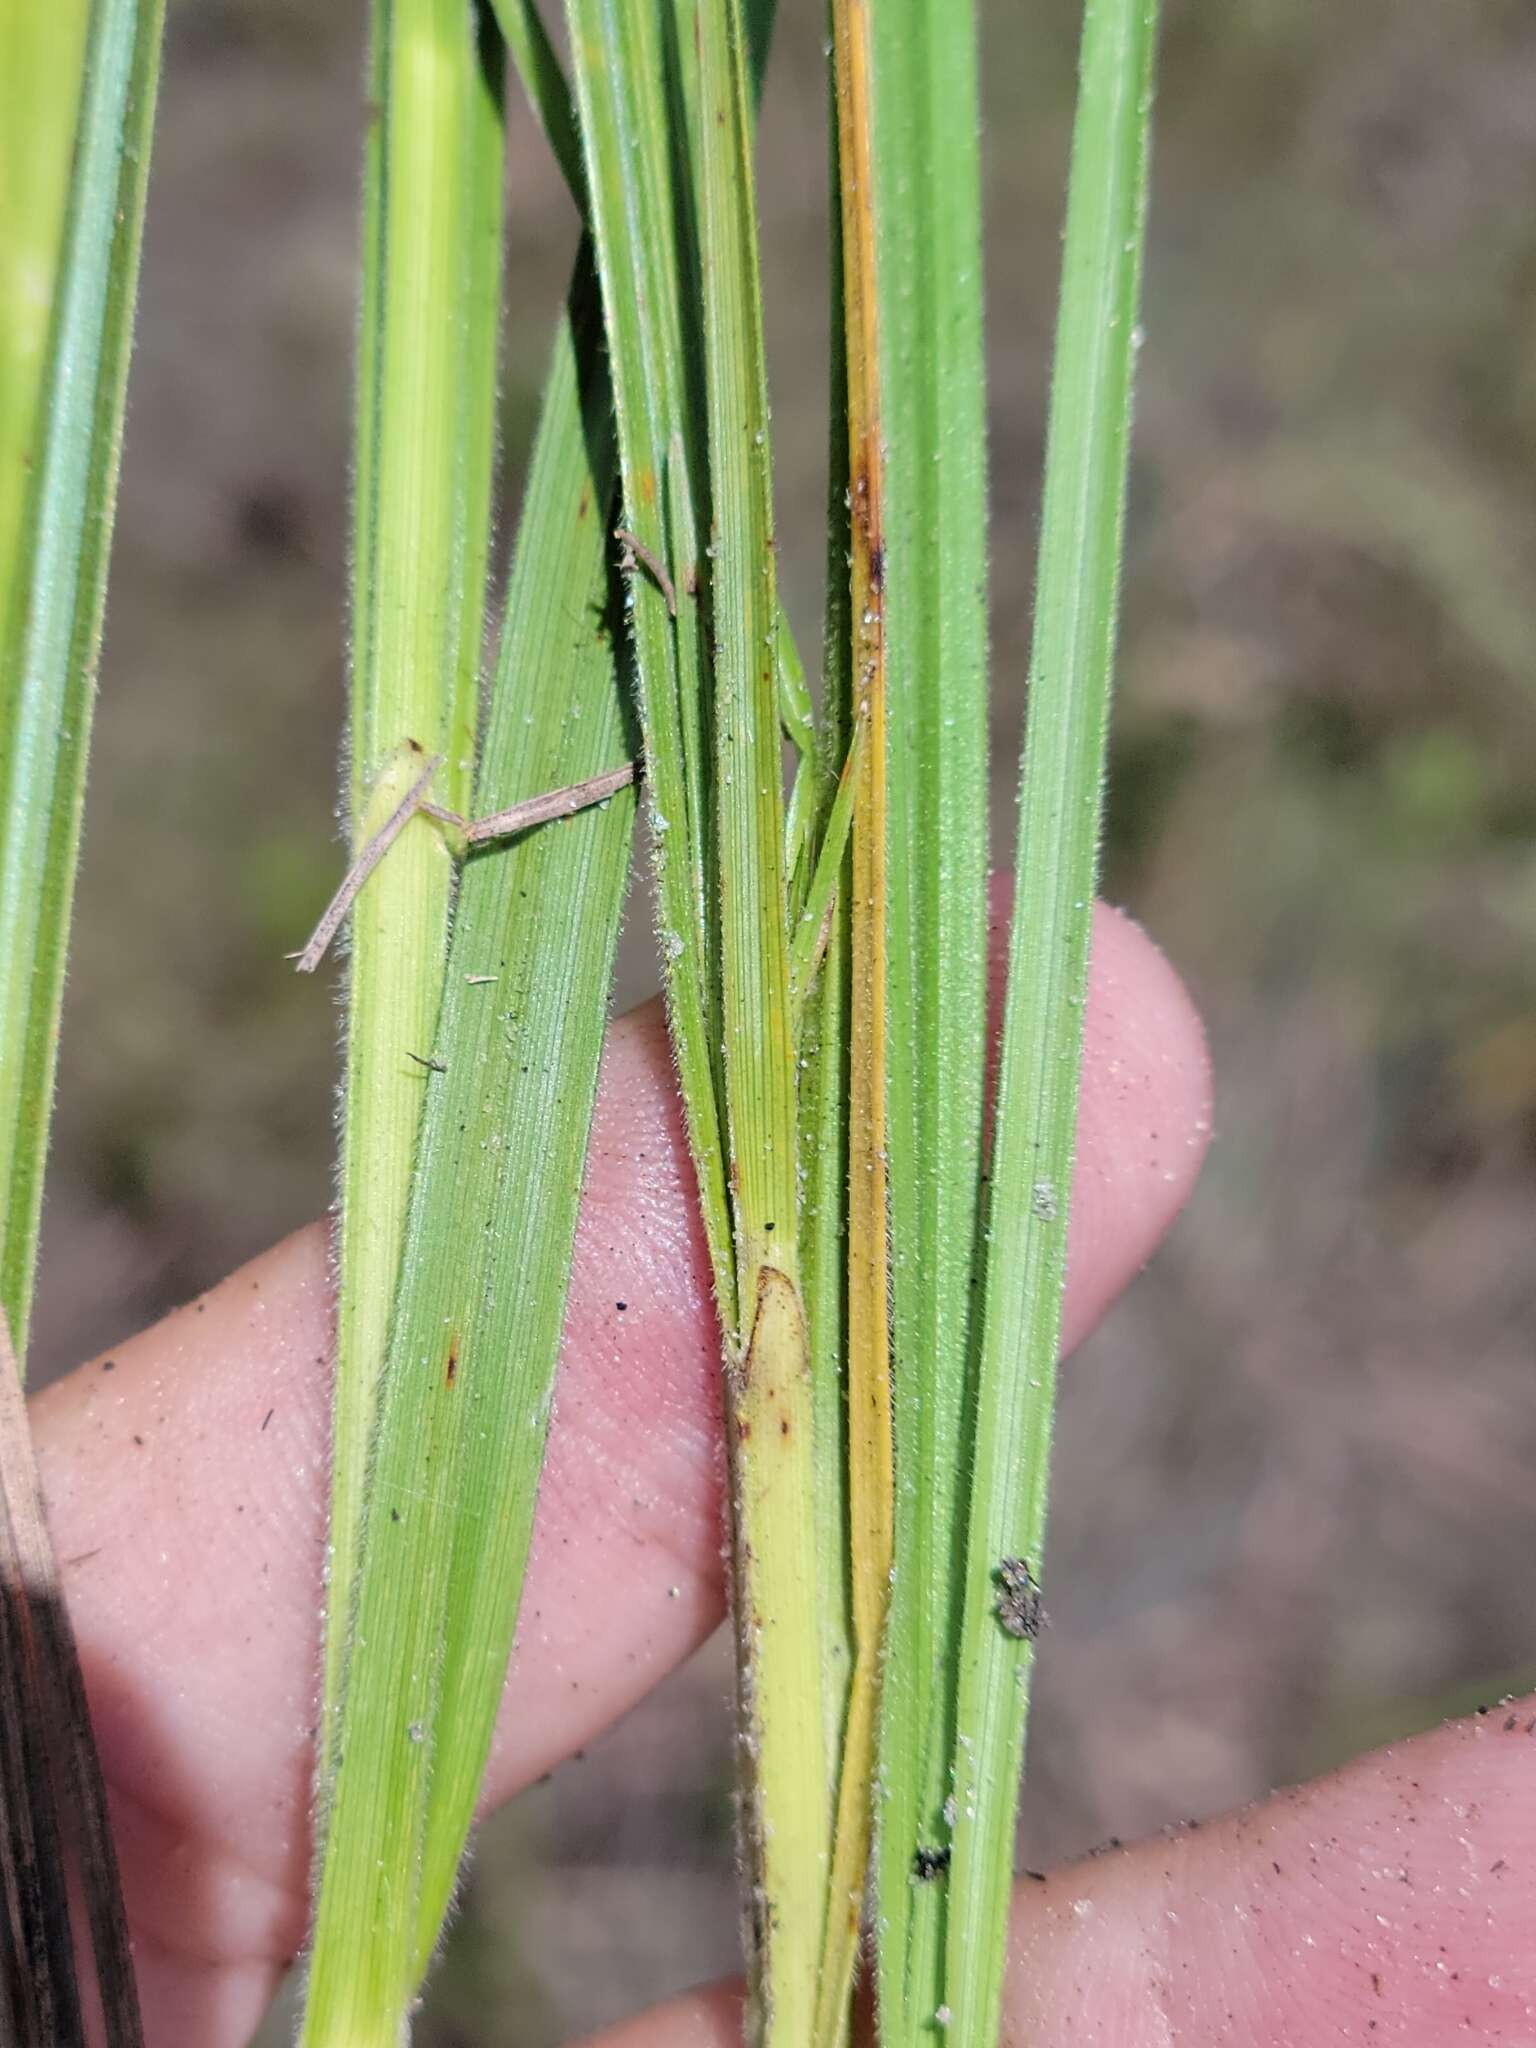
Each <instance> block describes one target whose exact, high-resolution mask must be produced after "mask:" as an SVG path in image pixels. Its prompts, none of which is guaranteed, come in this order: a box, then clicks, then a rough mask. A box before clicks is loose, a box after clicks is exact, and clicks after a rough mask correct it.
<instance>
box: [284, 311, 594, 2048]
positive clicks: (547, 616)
mask: <svg viewBox="0 0 1536 2048" xmlns="http://www.w3.org/2000/svg"><path fill="white" fill-rule="evenodd" d="M592 297H593V291H592V286H591V282H590V275H589V274H588V275H587V280H586V282H585V283H583V282H581V281H580V279H579V280H578V284H577V286H576V287H575V288H574V290H573V294H572V299H573V307H574V309H575V310H574V312H573V315H572V318H571V320H570V321H567V322H565V323H562V326H561V330H560V333H559V336H558V339H557V343H556V351H555V358H554V363H553V366H552V369H551V372H550V377H549V381H548V384H547V386H546V390H545V399H544V405H543V411H542V416H541V423H540V427H539V431H538V435H537V437H536V441H535V448H534V455H533V461H532V467H531V470H530V477H529V484H528V494H527V500H526V505H525V511H524V518H523V523H522V529H521V533H520V536H519V541H518V547H517V550H516V554H515V557H514V564H513V571H512V578H511V583H510V587H509V593H508V600H507V608H506V621H505V625H504V629H503V636H502V646H501V651H500V655H499V658H498V664H497V674H496V683H495V688H494V691H493V694H492V699H491V709H490V716H489V721H488V725H487V731H486V739H485V746H484V756H483V761H482V766H481V772H480V777H479V781H478V784H477V788H476V793H475V808H476V809H477V811H480V812H485V811H490V810H496V809H501V808H504V807H506V806H507V805H509V804H511V803H513V802H515V801H517V800H519V799H520V798H522V797H525V796H528V795H531V794H535V793H537V792H538V791H540V790H542V789H546V788H549V787H551V786H564V785H565V784H567V783H569V782H574V781H580V780H583V779H584V778H585V777H586V776H587V775H589V774H591V773H594V772H596V771H597V770H599V769H602V768H607V767H612V766H614V765H615V763H616V762H617V761H621V760H622V759H623V758H624V756H625V755H626V753H628V752H630V751H631V750H632V747H633V737H632V735H631V734H630V732H629V730H628V727H627V723H626V718H627V714H626V708H625V705H624V701H623V696H622V692H621V688H620V678H619V673H618V668H617V662H616V654H615V647H614V633H613V629H612V625H611V622H610V614H611V603H610V600H611V588H610V581H609V571H608V567H607V548H606V544H605V542H606V521H605V519H604V516H603V512H604V507H605V506H606V505H607V504H608V503H609V502H610V500H611V493H612V488H613V470H612V459H611V454H608V453H606V452H605V450H606V447H607V434H608V429H607V424H606V413H607V398H606V392H605V390H604V388H603V386H602V382H601V378H600V376H599V375H597V372H596V367H595V366H596V363H597V357H596V351H595V349H594V347H593V345H592V339H591V335H590V332H589V329H590V327H591V324H592V323H591V317H590V312H589V311H588V312H586V313H584V312H583V311H582V307H583V303H584V302H585V303H586V304H587V305H588V307H590V301H591V299H592ZM583 366H584V368H585V380H586V388H585V390H583V388H582V375H581V373H582V369H583ZM633 817H634V797H633V793H632V792H631V791H629V790H623V791H621V792H620V793H619V794H618V795H617V796H615V797H614V798H613V799H612V801H611V802H610V803H609V804H607V805H606V806H604V807H603V808H602V809H600V810H594V811H590V812H584V813H582V814H580V815H578V816H575V817H572V818H569V819H562V820H559V821H556V822H554V823H551V824H549V825H546V826H542V827H539V828H537V829H536V830H535V831H533V832H531V833H529V834H527V835H525V836H524V837H523V838H522V839H520V840H517V841H514V842H513V843H512V844H510V845H509V846H506V847H501V846H493V847H489V848H487V849H486V850H484V851H480V852H476V853H474V854H473V855H472V856H471V858H470V860H469V861H468V863H467V865H466V870H465V873H464V876H463V879H462V882H461V885H460V890H459V896H458V901H457V905H456V910H455V918H454V928H453V938H452V944H451V948H450V952H449V957H448V965H447V972H446V978H445V983H444V990H445V993H444V1001H443V1005H442V1011H441V1016H440V1019H439V1021H438V1025H437V1028H436V1032H435V1036H434V1038H433V1039H432V1041H431V1045H432V1058H433V1060H434V1061H435V1062H436V1065H435V1066H434V1067H433V1068H430V1069H426V1070H424V1071H425V1072H426V1073H427V1086H428V1089H429V1094H428V1100H427V1105H426V1109H425V1112H424V1117H423V1123H422V1130H421V1138H420V1150H419V1157H418V1160H417V1164H416V1170H415V1175H414V1180H413V1187H412V1201H411V1208H410V1215H409V1221H408V1226H407V1232H406V1239H405V1245H404V1249H403V1256H402V1261H401V1280H400V1289H399V1294H398V1297H397V1302H396V1309H395V1315H394V1320H393V1325H392V1330H391V1335H390V1341H389V1350H388V1364H387V1368H386V1372H385V1376H384V1379H383V1383H382V1387H381V1391H380V1402H379V1409H378V1414H377V1418H376V1424H375V1430H374V1445H373V1457H372V1463H371V1473H370V1486H369V1508H368V1521H367V1527H366V1540H365V1543H364V1546H363V1550H362V1554H361V1561H360V1569H359V1580H358V1586H357V1592H356V1599H355V1642H356V1647H355V1650H354V1654H353V1662H352V1667H351V1670H350V1673H349V1678H348V1685H347V1721H348V1728H349V1735H348V1741H347V1745H346V1747H345V1749H344V1750H343V1752H342V1754H341V1756H340V1759H339V1762H338V1765H337V1771H336V1785H335V1793H334V1802H333V1807H332V1819H331V1828H330V1833H329V1837H328V1844H327V1855H328V1861H327V1865H326V1867H325V1869H324V1870H323V1873H322V1889H321V1894H320V1914H319V1919H318V1922H317V1929H316V1939H315V1950H314V1956H313V1960H312V1966H311V1981H310V2010H309V2014H308V2016H307V2020H306V2029H307V2031H306V2036H305V2038H306V2039H307V2040H311V2041H313V2042H315V2043H317V2044H318V2043H325V2044H326V2048H330V2044H331V2043H332V2042H333V2041H336V2040H342V2041H349V2042H350V2041H354V2040H355V2041H358V2042H364V2041H366V2042H373V2041H378V2042H381V2043H382V2042H384V2041H390V2042H393V2041H394V2040H395V2038H396V2033H397V2031H398V2028H399V2025H400V2023H401V2020H402V2017H403V2015H404V2013H405V2012H406V2011H407V2010H408V2009H409V2006H410V2002H411V1999H412V1997H413V1996H414V1992H415V1989H416V1986H417V1985H418V1984H419V1982H420V1980H421V1977H422V1975H423V1974H424V1972H425V1970H426V1968H427V1966H428V1963H429V1962H430V1958H431V1954H432V1950H433V1947H434V1946H435V1943H436V1941H437V1938H438V1934H439V1931H440V1928H441V1924H442V1919H443V1916H444V1913H445V1912H446V1910H447V1907H448V1903H449V1900H450V1897H451V1893H452V1888H453V1884H454V1880H455V1876H456V1873H457V1869H458V1865H459V1861H460V1858H461V1856H462V1853H463V1847H464V1842H465V1838H466V1836H467V1834H468V1831H469V1827H470V1824H471V1820H472V1817H473V1810H474V1805H475V1799H476V1796H477V1792H478V1787H479V1783H480V1778H481V1775H482V1773H483V1770H484V1765H485V1758H486V1753H487V1750H488V1747H489V1741H490V1732H491V1728H492V1726H493V1723H494V1718H495V1712H496V1708H497V1705H498V1704H499V1701H500V1697H501V1692H502V1687H503V1683H504V1679H505V1673H506V1666H507V1658H508V1652H509V1649H510V1645H511V1639H512V1633H513V1628H514V1625H515V1620H516V1613H517V1605H518V1598H519V1594H520V1591H521V1585H522V1577H523V1567H524V1563H525V1560H526V1556H527V1547H528V1539H529V1534H530V1530H531V1526H532V1518H533V1512H534V1505H535V1501H536V1497H537V1486H538V1477H539V1469H540V1463H541V1459H542V1453H543V1446H544V1437H545V1431H546V1427H547V1422H548V1415H549V1405H550V1392H551V1388H552V1385H553V1379H554V1372H555V1366H556V1361H557V1357H558V1351H559V1341H560V1332H561V1326H562V1322H563V1316H564V1303H565V1290H566V1285H567V1279H568V1273H569V1265H570V1255H571V1247H572V1242H573V1239H574V1232H575V1219H576V1208H577V1200H578V1195H579V1190H580V1185H581V1172H582V1158H583V1154H584V1150H585V1144H586V1136H587V1129H588V1124H589V1121H590V1114H591V1106H592V1101H593V1097H594V1094H595V1089H596V1078H597V1069H598V1059H599V1054H600V1049H601V1043H602V1035H603V1025H604V1021H605V1015H606V996H607V989H608V983H609V978H610V975H611V970H612V960H613V950H614V946H615V944H616V941H617V934H618V922H619V913H620V908H621V905H622V900H623V893H624V882H625V876H626V874H627V870H628V863H629V849H630V837H631V828H632V824H633ZM393 857H394V856H393V854H392V855H391V858H393ZM370 886H371V884H370ZM486 977H492V978H491V979H487V978H486ZM349 1761H350V1763H351V1768H349ZM360 1927H363V1928H367V1929H368V1930H369V1934H368V1936H367V1938H366V1941H362V1940H360V1939H359V1936H358V1929H359V1928H360ZM362 1950H366V1952H367V1962H366V1968H365V1969H364V1968H363V1967H361V1958H360V1951H362ZM392 2028H393V2029H394V2030H395V2031H394V2032H392V2031H391V2029H392Z"/></svg>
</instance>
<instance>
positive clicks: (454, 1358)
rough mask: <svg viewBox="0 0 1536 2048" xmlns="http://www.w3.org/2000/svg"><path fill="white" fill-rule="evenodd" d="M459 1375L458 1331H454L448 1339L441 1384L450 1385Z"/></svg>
mask: <svg viewBox="0 0 1536 2048" xmlns="http://www.w3.org/2000/svg"><path fill="white" fill-rule="evenodd" d="M458 1376H459V1333H458V1331H457V1330H455V1331H454V1333H453V1335H452V1336H451V1337H450V1338H449V1339H448V1362H447V1365H446V1367H445V1368H444V1371H443V1385H444V1386H445V1387H451V1386H452V1385H453V1383H454V1381H455V1380H456V1379H457V1378H458Z"/></svg>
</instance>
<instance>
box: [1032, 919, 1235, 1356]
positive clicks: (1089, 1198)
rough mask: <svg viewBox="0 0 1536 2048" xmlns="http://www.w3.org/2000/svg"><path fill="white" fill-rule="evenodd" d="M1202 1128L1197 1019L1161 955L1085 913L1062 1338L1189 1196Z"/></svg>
mask: <svg viewBox="0 0 1536 2048" xmlns="http://www.w3.org/2000/svg"><path fill="white" fill-rule="evenodd" d="M1210 1137H1211V1067H1210V1055H1209V1052H1208V1049H1207V1046H1206V1039H1205V1031H1204V1027H1203V1026H1202V1024H1201V1022H1200V1017H1199V1013H1198V1011H1197V1010H1196V1009H1195V1006H1194V1004H1193V1002H1192V1001H1191V1000H1190V997H1189V993H1188V991H1187V990H1186V989H1185V987H1184V984H1183V982H1182V981H1181V980H1180V979H1179V976H1178V974H1177V973H1176V972H1175V971H1174V968H1173V967H1172V965H1171V964H1170V962H1169V960H1168V958H1167V955H1166V954H1165V953H1163V952H1162V950H1161V949H1160V948H1159V947H1158V946H1157V945H1156V944H1154V942H1153V941H1152V940H1151V939H1150V938H1149V937H1148V936H1147V934H1146V932H1145V931H1144V930H1143V929H1142V927H1141V926H1140V925H1139V924H1137V923H1136V922H1135V920H1134V919H1133V918H1130V917H1127V916H1126V915H1125V914H1124V912H1122V911H1118V910H1114V909H1111V908H1110V907H1109V905H1107V904H1100V905H1099V906H1098V909H1097V911H1096V913H1095V916H1094V926H1093V951H1092V954H1091V956H1090V959H1089V966H1088V1003H1087V1011H1086V1016H1085V1021H1084V1032H1083V1076H1082V1093H1081V1099H1080V1104H1079V1110H1078V1135H1077V1163H1076V1168H1075V1171H1074V1175H1073V1184H1072V1226H1071V1246H1070V1251H1069V1254H1068V1272H1067V1299H1066V1311H1065V1323H1064V1335H1063V1341H1064V1343H1065V1344H1067V1345H1068V1346H1070V1345H1072V1344H1075V1343H1076V1342H1077V1341H1078V1340H1079V1339H1080V1338H1081V1337H1082V1336H1083V1335H1084V1334H1085V1333H1086V1332H1087V1331H1088V1330H1089V1329H1090V1328H1091V1327H1092V1326H1093V1324H1094V1323H1095V1322H1096V1321H1097V1320H1098V1318H1099V1317H1100V1315H1102V1314H1103V1312H1104V1310H1105V1308H1106V1307H1107V1306H1108V1305H1109V1303H1110V1302H1111V1301H1112V1300H1113V1299H1114V1298H1115V1296H1116V1295H1117V1294H1119V1293H1120V1291H1121V1289H1122V1288H1124V1287H1125V1285H1126V1284H1127V1282H1128V1281H1129V1280H1130V1279H1131V1278H1132V1276H1133V1275H1134V1274H1135V1273H1136V1272H1137V1270H1138V1269H1139V1268H1140V1267H1141V1266H1142V1265H1144V1264H1145V1262H1146V1260H1147V1259H1148V1258H1149V1257H1150V1256H1151V1254H1152V1252H1153V1251H1154V1250H1155V1249H1156V1247H1157V1246H1158V1244H1159V1243H1160V1242H1161V1241H1162V1239H1163V1237H1164V1236H1165V1235H1166V1233H1167V1231H1168V1229H1169V1226H1170V1225H1171V1224H1172V1222H1173V1220H1174V1218H1175V1217H1176V1216H1177V1215H1178V1213H1179V1211H1180V1210H1181V1209H1182V1208H1183V1207H1184V1204H1185V1203H1186V1202H1187V1201H1188V1199H1189V1196H1190V1193H1191V1191H1192V1189H1193V1188H1194V1185H1195V1182H1196V1180H1197V1179H1198V1177H1199V1173H1200V1168H1201V1165H1202V1163H1203V1161H1204V1159H1205V1154H1206V1149H1207V1147H1208V1145H1209V1143H1210Z"/></svg>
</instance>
